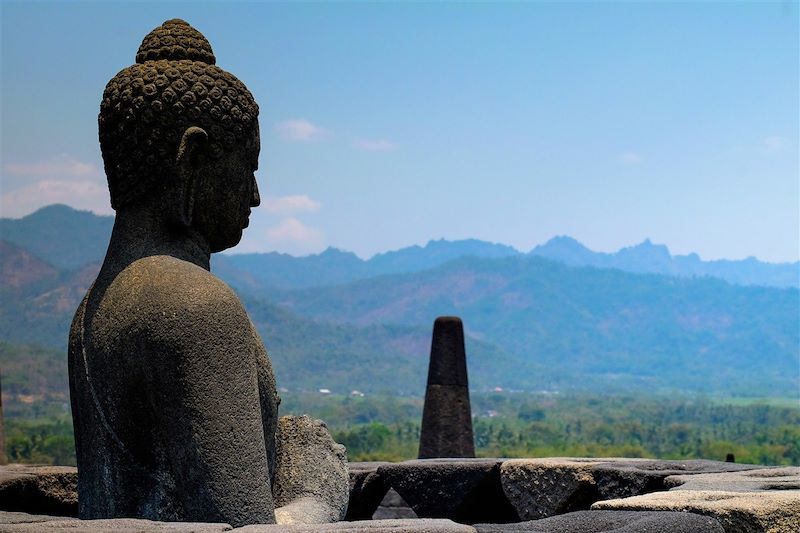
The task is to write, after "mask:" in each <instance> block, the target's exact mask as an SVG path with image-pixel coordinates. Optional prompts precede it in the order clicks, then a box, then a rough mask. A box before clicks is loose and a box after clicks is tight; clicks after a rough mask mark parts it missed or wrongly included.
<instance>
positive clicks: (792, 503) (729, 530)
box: [592, 490, 800, 533]
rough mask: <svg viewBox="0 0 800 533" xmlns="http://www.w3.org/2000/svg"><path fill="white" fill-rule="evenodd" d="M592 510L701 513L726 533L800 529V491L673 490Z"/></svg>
mask: <svg viewBox="0 0 800 533" xmlns="http://www.w3.org/2000/svg"><path fill="white" fill-rule="evenodd" d="M592 509H593V510H626V511H681V512H690V513H697V514H702V515H707V516H712V517H714V518H716V519H717V520H718V521H719V523H720V524H722V527H723V528H724V529H725V532H726V533H790V532H795V531H800V490H775V491H769V492H766V491H765V492H727V491H706V490H697V491H693V490H671V491H666V492H655V493H652V494H644V495H641V496H633V497H631V498H623V499H618V500H609V501H602V502H597V503H595V504H594V505H592Z"/></svg>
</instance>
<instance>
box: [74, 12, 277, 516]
mask: <svg viewBox="0 0 800 533" xmlns="http://www.w3.org/2000/svg"><path fill="white" fill-rule="evenodd" d="M202 50H204V51H205V52H204V53H200V51H202ZM210 50H211V46H210V44H209V43H208V41H207V40H206V39H205V37H203V35H202V34H201V33H200V32H198V31H197V30H196V29H194V28H192V27H191V26H190V25H189V24H188V23H186V22H184V21H182V20H177V19H175V20H169V21H166V22H165V23H164V24H163V25H161V26H160V27H158V28H156V29H154V30H153V31H152V32H150V34H148V35H147V36H146V37H145V39H144V41H143V42H142V45H141V47H140V49H139V53H138V54H137V58H138V60H137V62H136V63H135V64H134V65H131V66H130V67H127V68H125V69H123V70H122V71H120V72H119V73H118V74H117V75H116V76H114V78H112V79H111V80H110V81H109V82H108V84H107V86H106V89H105V91H104V93H103V100H102V102H101V104H100V115H99V117H98V124H99V136H100V148H101V151H102V154H103V161H104V164H105V170H106V176H107V178H108V185H109V190H110V194H111V204H112V207H113V208H114V209H115V210H116V217H115V221H114V229H113V231H112V235H111V241H110V243H109V246H108V251H107V253H106V257H105V260H104V262H103V266H102V268H101V270H100V272H99V274H98V276H97V279H96V280H95V282H94V284H93V285H92V287H91V288H90V289H89V291H88V293H87V295H86V297H85V299H84V300H83V302H82V303H81V305H80V306H79V308H78V310H77V312H76V314H75V318H74V320H73V323H72V328H71V331H70V342H69V374H70V399H71V402H72V412H73V420H74V423H75V447H76V457H77V462H78V492H79V494H80V498H79V502H78V503H79V515H80V516H81V517H82V518H114V517H140V518H147V519H151V520H159V521H197V522H201V521H202V522H205V521H208V522H222V523H231V524H235V525H244V524H250V523H263V522H274V520H275V514H274V508H273V501H272V492H271V486H270V481H271V476H272V475H273V474H274V469H273V468H272V467H273V466H274V458H275V431H276V427H277V419H278V415H277V406H278V399H277V391H276V389H275V380H274V375H273V373H272V368H271V366H270V363H269V359H268V358H267V354H266V350H265V349H264V346H263V343H262V342H261V340H260V339H259V337H258V334H257V333H256V331H255V328H254V326H253V325H252V323H251V322H250V320H249V318H248V316H247V313H246V311H245V309H244V307H243V306H242V304H241V302H240V301H239V299H238V297H237V296H236V294H235V293H234V292H233V291H232V290H231V289H230V288H229V287H228V286H227V285H225V284H224V283H223V282H221V281H220V280H219V279H217V278H216V277H214V276H213V275H211V273H210V272H209V258H210V254H211V253H212V252H216V251H221V250H224V249H226V248H229V247H232V246H235V245H236V244H237V243H238V242H239V240H240V239H241V236H242V231H243V229H244V228H245V227H247V225H248V217H249V214H250V210H251V207H254V206H257V205H258V204H259V202H260V198H259V196H258V188H257V185H256V182H255V177H254V174H253V170H254V167H255V164H256V160H257V157H258V151H259V144H260V141H259V134H258V125H257V114H258V106H257V104H256V103H255V100H254V99H253V96H252V94H251V93H250V92H249V91H248V90H247V88H246V87H245V86H244V84H243V83H241V82H240V81H239V80H238V79H237V78H236V77H235V76H233V75H232V74H230V73H228V72H226V71H224V70H223V69H221V68H219V67H217V66H216V65H214V64H212V63H208V62H207V61H214V60H213V57H214V56H213V54H212V53H210ZM206 52H207V53H206ZM201 100H202V101H203V102H201ZM204 102H205V103H204Z"/></svg>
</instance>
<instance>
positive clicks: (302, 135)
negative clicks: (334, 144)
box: [275, 118, 328, 142]
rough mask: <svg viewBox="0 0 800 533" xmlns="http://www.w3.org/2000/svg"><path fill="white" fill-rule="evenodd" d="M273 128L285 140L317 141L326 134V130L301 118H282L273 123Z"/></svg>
mask: <svg viewBox="0 0 800 533" xmlns="http://www.w3.org/2000/svg"><path fill="white" fill-rule="evenodd" d="M275 129H276V130H277V132H278V135H280V136H281V137H282V138H283V139H286V140H287V141H300V142H308V141H318V140H320V139H323V138H325V137H327V136H328V132H327V131H326V130H325V129H323V128H320V127H319V126H317V125H316V124H314V123H312V122H310V121H308V120H304V119H301V118H295V119H289V120H284V121H283V122H279V123H278V124H276V125H275Z"/></svg>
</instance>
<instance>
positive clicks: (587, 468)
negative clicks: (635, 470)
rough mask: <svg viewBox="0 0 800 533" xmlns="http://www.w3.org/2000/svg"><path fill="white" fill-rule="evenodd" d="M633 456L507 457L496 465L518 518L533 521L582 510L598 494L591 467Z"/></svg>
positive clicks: (627, 460) (592, 501)
mask: <svg viewBox="0 0 800 533" xmlns="http://www.w3.org/2000/svg"><path fill="white" fill-rule="evenodd" d="M616 461H619V462H625V463H626V464H629V463H634V462H636V461H637V459H613V458H582V457H547V458H542V459H510V460H508V461H505V462H504V463H503V464H502V466H501V467H500V482H501V484H502V486H503V491H504V492H505V495H506V497H507V498H508V501H509V502H511V504H512V505H513V506H514V508H515V509H516V511H517V514H518V515H519V518H520V520H536V519H540V518H546V517H548V516H554V515H557V514H563V513H568V512H571V511H579V510H586V509H588V508H589V506H590V505H591V504H592V503H594V502H595V501H597V500H598V499H599V498H600V496H599V493H598V491H597V484H596V483H595V479H594V475H593V474H592V468H593V467H595V466H597V465H600V464H607V463H611V462H616Z"/></svg>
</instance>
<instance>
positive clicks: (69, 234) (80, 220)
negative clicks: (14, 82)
mask: <svg viewBox="0 0 800 533" xmlns="http://www.w3.org/2000/svg"><path fill="white" fill-rule="evenodd" d="M113 224H114V217H112V216H98V215H95V214H93V213H90V212H88V211H76V210H74V209H72V208H71V207H68V206H65V205H51V206H47V207H44V208H42V209H40V210H38V211H36V212H35V213H32V214H30V215H28V216H26V217H23V218H21V219H8V218H3V219H0V239H2V240H5V241H7V242H9V243H12V244H17V245H18V246H22V247H24V248H26V249H28V250H29V251H30V252H31V253H33V254H34V255H36V256H37V257H39V258H41V259H43V260H44V261H46V262H48V263H50V264H52V265H54V266H56V267H57V268H61V269H71V268H77V267H80V266H82V265H84V264H86V263H89V262H92V261H101V260H102V259H103V256H104V255H105V250H106V246H107V244H108V239H109V237H110V235H111V228H112V226H113ZM525 255H535V256H540V257H545V258H547V259H552V260H554V261H559V262H562V263H564V264H567V265H571V266H594V267H599V268H615V269H619V270H624V271H626V272H636V273H650V274H664V275H668V276H681V277H695V276H711V277H716V278H720V279H723V280H725V281H728V282H729V283H734V284H737V285H763V286H769V287H796V288H800V262H794V263H765V262H762V261H759V260H757V259H755V258H752V257H751V258H748V259H743V260H717V261H703V260H701V259H700V257H699V256H698V255H697V254H689V255H684V256H681V255H677V256H673V255H671V254H670V252H669V249H668V248H667V247H666V246H664V245H659V244H653V243H651V242H650V241H649V240H645V241H644V242H642V243H641V244H638V245H636V246H631V247H627V248H622V249H621V250H619V251H618V252H615V253H602V252H594V251H592V250H589V249H588V248H586V247H585V246H583V245H582V244H581V243H579V242H578V241H576V240H575V239H572V238H571V237H564V236H561V237H554V238H552V239H550V240H549V241H547V242H546V243H545V244H542V245H539V246H537V247H535V248H534V249H533V250H531V251H530V252H528V253H527V254H525V253H523V252H520V251H518V250H516V249H514V248H512V247H511V246H507V245H504V244H495V243H489V242H485V241H479V240H475V239H467V240H459V241H446V240H438V241H430V242H428V244H426V245H425V246H424V247H423V246H409V247H406V248H401V249H400V250H396V251H389V252H385V253H381V254H377V255H375V256H373V257H371V258H370V259H368V260H363V259H360V258H359V257H358V256H357V255H355V254H354V253H352V252H345V251H342V250H338V249H336V248H328V249H327V250H325V251H324V252H322V253H320V254H315V255H309V256H305V257H294V256H291V255H287V254H281V253H278V252H270V253H259V254H217V255H215V256H214V258H213V261H214V263H213V266H214V269H215V270H216V271H217V272H218V273H219V274H220V275H222V276H224V277H228V278H230V279H236V280H237V281H238V282H239V283H240V284H242V285H248V284H249V285H252V286H261V287H268V288H283V289H298V288H306V287H314V286H324V285H332V284H339V283H348V282H351V281H355V280H359V279H366V278H370V277H374V276H379V275H383V274H398V273H403V272H418V271H421V270H426V269H428V268H433V267H436V266H439V265H442V264H444V263H446V262H448V261H451V260H453V259H458V258H460V257H468V256H471V257H480V258H485V259H498V258H502V257H512V256H525Z"/></svg>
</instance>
